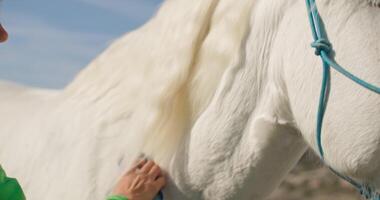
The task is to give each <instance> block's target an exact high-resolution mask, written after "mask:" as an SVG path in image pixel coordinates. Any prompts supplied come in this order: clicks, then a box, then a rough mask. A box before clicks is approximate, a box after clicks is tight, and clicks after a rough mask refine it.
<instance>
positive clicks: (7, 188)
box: [0, 165, 128, 200]
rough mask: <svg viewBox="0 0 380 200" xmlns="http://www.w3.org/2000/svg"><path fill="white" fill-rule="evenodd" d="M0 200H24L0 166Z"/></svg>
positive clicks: (113, 198) (122, 199)
mask: <svg viewBox="0 0 380 200" xmlns="http://www.w3.org/2000/svg"><path fill="white" fill-rule="evenodd" d="M0 200H25V195H24V192H23V191H22V189H21V186H20V184H19V183H18V182H17V180H16V179H14V178H9V177H7V175H6V174H5V171H4V170H3V168H2V167H1V165H0ZM107 200H128V199H127V198H126V197H124V196H118V195H116V196H109V197H108V198H107Z"/></svg>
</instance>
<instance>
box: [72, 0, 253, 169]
mask: <svg viewBox="0 0 380 200" xmlns="http://www.w3.org/2000/svg"><path fill="white" fill-rule="evenodd" d="M251 2H253V1H247V2H235V1H234V0H228V1H217V0H196V1H188V0H177V1H166V2H165V3H164V4H163V5H162V7H161V8H160V10H159V12H158V13H157V15H156V16H155V17H154V18H153V19H152V20H151V21H149V22H148V23H147V24H146V25H144V26H143V27H141V28H140V29H138V30H136V31H134V32H132V33H130V34H128V35H126V36H125V37H123V38H121V39H119V40H118V41H116V42H115V43H114V44H113V45H112V46H111V47H110V48H109V49H108V50H107V51H106V52H105V53H103V54H102V55H101V56H99V57H98V58H97V59H96V60H95V61H94V62H93V63H91V64H90V66H89V67H88V68H87V69H85V70H84V71H82V72H81V73H80V74H79V75H78V77H77V78H76V79H75V81H74V82H73V83H72V84H70V85H69V86H68V87H67V88H66V89H65V93H66V94H68V95H70V96H74V97H75V98H77V99H85V101H86V102H87V103H88V104H94V103H95V104H100V102H103V103H101V104H104V103H106V104H107V105H108V107H109V106H113V107H117V108H119V109H116V108H115V109H113V113H112V116H113V118H115V115H119V116H125V115H126V112H127V111H126V110H128V109H129V110H133V109H134V110H137V111H136V112H135V113H133V114H132V118H134V119H133V121H134V122H135V123H136V125H135V126H139V127H141V129H139V131H136V132H133V133H130V134H137V135H139V137H143V138H145V139H143V140H142V143H141V146H140V148H141V151H142V152H143V153H145V154H146V155H148V156H150V157H152V158H154V159H155V160H156V161H158V162H160V164H161V165H164V166H165V165H166V164H168V161H169V160H170V158H171V157H172V155H173V153H174V152H175V151H176V148H177V147H178V145H179V144H180V143H181V141H182V138H183V136H184V135H185V134H186V133H189V131H190V129H191V126H192V124H193V123H194V121H195V120H196V119H197V117H198V116H199V114H200V113H201V112H202V111H203V109H204V108H205V107H207V104H208V103H209V101H210V100H211V98H212V96H213V95H214V92H215V90H216V87H217V85H218V84H219V81H220V78H221V75H222V74H223V72H224V70H225V69H226V68H227V66H228V65H229V64H230V63H231V62H232V60H233V58H234V57H236V56H238V54H239V53H238V52H239V49H240V44H241V43H242V40H243V38H244V35H246V31H247V29H248V28H247V27H248V21H249V13H250V8H251V4H252V3H251ZM242 11H243V12H242ZM116 98H117V99H119V100H116ZM123 101H124V103H122V102H123ZM110 104H111V105H110ZM126 104H127V105H126ZM99 109H101V108H99ZM99 112H102V111H99ZM106 112H109V111H108V110H104V113H106ZM120 118H121V117H120ZM126 131H132V130H126Z"/></svg>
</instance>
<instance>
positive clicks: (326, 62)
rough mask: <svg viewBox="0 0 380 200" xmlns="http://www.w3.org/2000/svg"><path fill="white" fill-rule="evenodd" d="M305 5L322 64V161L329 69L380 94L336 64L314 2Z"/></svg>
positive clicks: (366, 190) (372, 194)
mask: <svg viewBox="0 0 380 200" xmlns="http://www.w3.org/2000/svg"><path fill="white" fill-rule="evenodd" d="M306 5H307V9H308V15H309V21H310V25H311V31H312V34H313V38H314V42H313V43H312V44H311V46H312V47H313V48H315V54H316V55H317V56H320V57H321V59H322V63H323V78H322V88H321V93H320V99H319V105H318V113H317V130H316V131H317V145H318V151H319V154H320V155H321V158H322V159H324V151H323V146H322V125H323V117H324V114H325V110H326V104H327V97H328V95H329V90H328V89H329V85H330V82H329V80H330V69H331V67H332V68H333V69H335V70H336V71H338V72H339V73H341V74H343V75H344V76H346V77H347V78H349V79H351V80H352V81H354V82H355V83H357V84H359V85H361V86H363V87H364V88H366V89H368V90H370V91H372V92H375V93H377V94H380V87H378V86H375V85H373V84H370V83H368V82H366V81H364V80H362V79H360V78H359V77H357V76H355V75H353V74H352V73H350V72H349V71H347V70H346V69H344V68H343V67H342V66H340V65H339V64H338V63H336V62H335V61H334V60H333V59H332V58H331V56H330V53H331V52H332V45H331V43H330V42H329V40H328V39H327V34H326V31H325V29H324V27H323V26H322V24H321V17H320V15H319V12H318V9H317V5H316V3H315V0H306ZM330 169H331V171H332V172H333V173H334V174H336V175H337V176H338V177H340V178H342V179H344V180H346V181H347V182H349V183H351V184H352V185H353V186H354V187H355V188H357V189H358V190H359V191H360V194H361V195H362V196H363V197H365V198H366V199H371V200H380V194H379V193H376V191H375V190H373V188H372V187H370V186H368V185H365V184H360V183H358V182H356V181H355V180H353V179H351V178H350V177H347V176H344V175H342V174H340V173H339V172H337V171H335V170H334V169H332V168H331V167H330Z"/></svg>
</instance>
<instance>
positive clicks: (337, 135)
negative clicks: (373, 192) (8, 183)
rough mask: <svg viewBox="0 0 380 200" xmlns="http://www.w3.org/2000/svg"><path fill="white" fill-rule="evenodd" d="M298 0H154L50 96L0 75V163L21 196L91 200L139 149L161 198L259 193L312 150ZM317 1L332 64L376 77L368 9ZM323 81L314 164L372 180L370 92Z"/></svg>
mask: <svg viewBox="0 0 380 200" xmlns="http://www.w3.org/2000/svg"><path fill="white" fill-rule="evenodd" d="M348 2H349V3H348ZM376 2H378V1H372V3H376ZM304 3H305V2H304V0H288V1H279V0H191V1H189V0H167V1H165V2H164V3H163V5H162V7H161V9H160V11H159V12H158V13H157V15H156V16H155V17H154V18H153V19H152V20H150V21H149V22H148V23H147V24H146V25H144V26H143V27H141V28H140V29H138V30H136V31H134V32H132V33H129V34H127V35H125V36H123V37H122V38H120V39H118V40H117V41H115V43H113V44H112V45H111V47H110V48H108V49H107V50H106V51H105V52H104V53H103V54H102V55H100V56H99V57H98V58H96V59H95V60H94V61H93V62H92V63H90V65H89V66H88V67H87V68H86V69H85V70H83V71H82V72H81V73H80V74H79V75H78V76H77V77H76V79H75V80H74V81H73V82H72V83H71V84H70V85H69V86H68V87H67V88H65V89H64V90H63V91H47V90H40V89H33V88H27V87H19V86H17V87H16V86H13V85H11V84H7V83H1V84H0V90H1V92H0V111H1V113H2V115H0V117H1V120H0V121H1V122H2V125H1V126H0V133H1V134H0V141H1V142H2V143H1V145H0V162H1V164H2V165H3V166H4V168H5V169H7V172H8V173H9V175H11V176H13V177H17V178H18V179H19V181H20V182H21V183H22V186H23V188H24V189H25V192H26V195H27V196H28V198H29V199H33V200H34V199H37V200H43V199H54V198H56V197H57V196H59V197H60V198H61V199H96V200H97V199H99V200H100V199H104V196H105V195H106V194H109V193H110V191H111V189H112V187H113V185H114V184H115V182H116V181H117V179H118V178H119V177H120V176H121V175H122V174H123V173H124V172H125V170H126V169H127V168H128V167H129V166H130V165H131V163H132V161H133V160H134V159H135V158H136V157H138V156H139V154H141V153H143V154H145V155H146V156H148V157H151V158H153V159H154V160H155V161H156V162H157V163H159V164H160V165H161V166H162V167H163V168H164V170H165V171H167V172H168V173H169V175H170V176H169V178H170V181H169V185H168V186H167V187H166V188H165V190H164V193H165V198H166V199H181V200H182V199H218V200H219V199H220V200H227V199H228V200H229V199H252V197H254V198H255V199H263V198H265V197H266V196H267V195H268V194H270V192H272V191H273V190H274V189H275V188H276V186H277V185H278V184H279V183H280V182H281V180H282V178H283V177H284V176H285V175H286V173H287V172H288V171H289V170H290V169H291V168H292V166H294V165H295V163H296V162H297V160H298V159H299V158H300V157H301V156H302V154H303V153H304V151H305V150H306V148H307V144H308V145H309V146H310V147H312V148H314V149H315V148H316V144H315V116H316V110H317V109H316V105H317V99H318V96H319V89H320V79H321V63H320V60H319V58H317V57H316V56H315V55H314V54H313V50H311V49H309V48H310V45H309V44H310V42H311V41H312V36H311V33H310V27H309V24H308V20H307V11H306V7H305V4H304ZM317 4H318V8H319V10H320V13H321V17H322V18H323V20H324V24H325V26H326V29H327V31H328V35H329V39H330V40H331V42H332V43H333V45H334V50H336V59H337V60H339V62H340V63H341V64H342V65H344V66H347V67H348V68H347V69H348V70H350V71H352V72H354V73H355V74H358V75H359V76H360V77H364V78H365V79H366V80H369V81H371V80H372V81H373V80H374V83H375V84H377V85H378V82H379V80H380V79H379V75H380V73H379V68H378V67H377V66H378V65H379V62H380V60H379V59H378V58H379V57H380V55H379V51H377V50H376V49H379V48H380V46H379V42H378V41H379V34H380V26H377V25H378V24H379V22H380V20H379V19H380V13H379V12H378V8H374V7H370V6H368V3H367V2H366V1H364V0H350V1H348V0H319V1H317ZM352 55H355V56H352ZM355 66H356V67H355ZM357 66H366V67H365V68H358V67H357ZM331 81H332V88H331V89H332V91H333V92H332V93H331V95H330V101H329V104H328V106H329V107H328V110H327V113H326V117H325V124H324V130H323V131H324V136H323V145H324V148H325V150H326V154H325V156H326V162H328V163H329V164H330V165H331V166H332V167H334V168H335V169H337V170H338V171H340V172H342V173H344V174H346V175H349V176H351V177H353V178H356V179H357V180H359V181H361V182H363V183H371V184H372V185H374V186H375V187H376V188H378V189H379V188H380V178H379V177H380V176H378V175H379V174H380V172H379V170H378V169H379V167H380V162H379V161H380V160H379V156H378V155H379V154H380V153H379V151H380V148H379V145H378V142H379V141H380V135H379V134H378V130H380V127H379V125H380V121H379V120H380V117H379V116H380V110H379V109H378V108H380V107H379V105H380V99H379V98H378V96H375V95H374V94H372V93H369V92H368V91H367V90H364V89H363V88H361V87H359V86H357V85H355V84H354V83H352V82H351V81H349V80H347V79H346V78H344V77H342V76H340V75H338V74H336V73H335V72H334V71H332V76H331ZM376 81H377V82H376ZM363 137H366V139H363ZM15 144H16V145H15ZM352 147H355V148H352ZM25 166H28V167H25ZM373 177H375V178H373ZM68 191H69V192H68Z"/></svg>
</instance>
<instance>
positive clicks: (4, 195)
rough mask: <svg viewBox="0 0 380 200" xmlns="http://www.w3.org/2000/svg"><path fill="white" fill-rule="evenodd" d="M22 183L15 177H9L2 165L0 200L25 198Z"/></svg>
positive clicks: (22, 199)
mask: <svg viewBox="0 0 380 200" xmlns="http://www.w3.org/2000/svg"><path fill="white" fill-rule="evenodd" d="M25 199H26V198H25V195H24V192H23V191H22V189H21V186H20V184H19V183H18V181H17V180H16V179H14V178H9V177H7V175H6V174H5V171H4V170H3V168H2V167H1V166H0V200H25Z"/></svg>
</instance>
